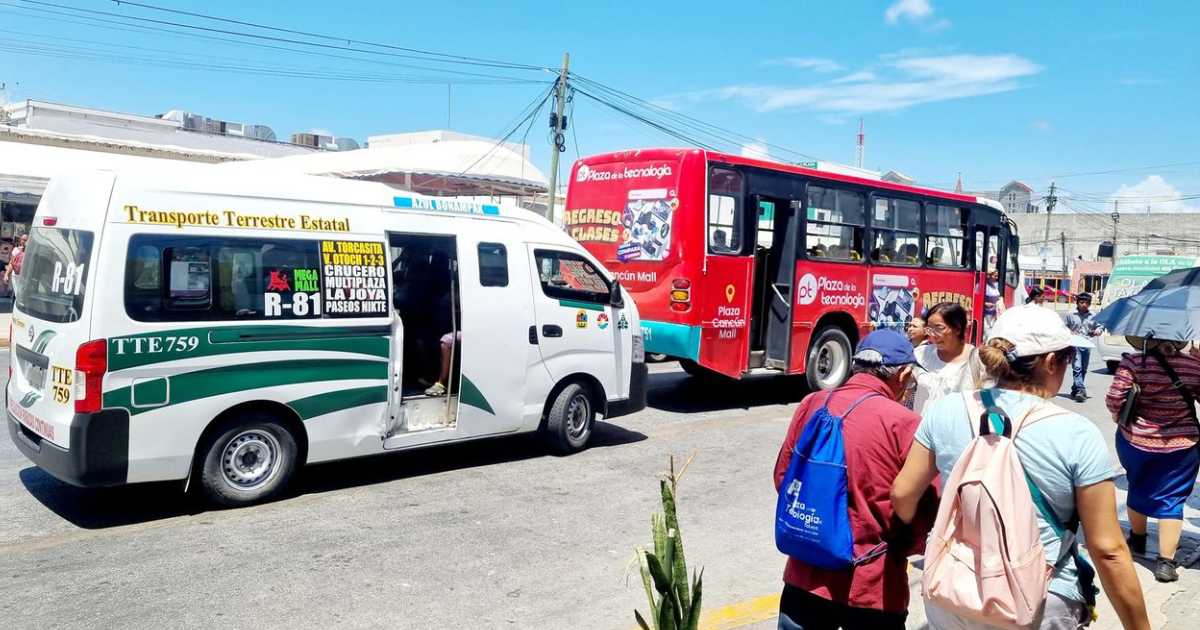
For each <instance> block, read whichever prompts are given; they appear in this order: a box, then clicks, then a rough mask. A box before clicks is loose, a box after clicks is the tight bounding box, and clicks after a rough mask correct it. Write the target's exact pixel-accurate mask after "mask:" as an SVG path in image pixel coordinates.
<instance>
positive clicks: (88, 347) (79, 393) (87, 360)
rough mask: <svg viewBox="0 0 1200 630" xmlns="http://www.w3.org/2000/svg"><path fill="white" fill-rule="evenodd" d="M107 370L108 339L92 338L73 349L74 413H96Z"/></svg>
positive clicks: (98, 408)
mask: <svg viewBox="0 0 1200 630" xmlns="http://www.w3.org/2000/svg"><path fill="white" fill-rule="evenodd" d="M107 371H108V341H107V340H106V339H94V340H92V341H89V342H87V343H85V344H83V345H81V346H79V349H78V350H76V351H75V413H96V412H97V411H100V406H101V400H100V399H101V387H102V386H103V385H104V373H105V372H107Z"/></svg>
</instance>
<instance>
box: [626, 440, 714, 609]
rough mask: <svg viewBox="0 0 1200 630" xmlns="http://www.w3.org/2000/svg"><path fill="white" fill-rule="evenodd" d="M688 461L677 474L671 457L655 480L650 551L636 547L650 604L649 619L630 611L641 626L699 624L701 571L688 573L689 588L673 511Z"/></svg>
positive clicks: (702, 572) (677, 520)
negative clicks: (658, 501) (656, 509)
mask: <svg viewBox="0 0 1200 630" xmlns="http://www.w3.org/2000/svg"><path fill="white" fill-rule="evenodd" d="M690 463H691V459H688V461H687V464H684V466H683V469H682V470H680V471H679V475H676V474H675V460H674V458H672V459H671V472H670V473H669V474H668V476H667V478H666V479H662V480H660V481H659V490H660V492H661V494H662V513H660V514H658V513H656V514H653V515H651V517H650V528H651V530H652V532H653V534H654V551H653V552H649V551H646V550H645V549H644V548H642V547H638V548H637V560H638V566H639V568H640V570H641V574H642V584H643V585H644V586H645V588H646V600H647V601H648V602H649V604H650V614H649V618H650V621H647V620H646V618H645V617H643V616H642V613H641V612H639V611H637V610H634V611H633V616H634V619H635V620H636V621H637V624H638V626H640V627H641V628H642V630H697V628H699V626H700V589H701V581H702V578H703V576H704V571H703V570H701V571H700V572H699V573H695V572H693V573H692V580H691V585H690V588H689V584H688V572H687V563H686V562H685V560H684V557H683V537H682V535H681V534H680V531H679V518H678V515H677V513H676V511H675V492H676V484H677V483H678V481H679V478H680V477H682V476H683V472H684V470H687V465H688V464H690Z"/></svg>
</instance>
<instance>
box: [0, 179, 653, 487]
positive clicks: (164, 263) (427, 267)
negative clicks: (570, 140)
mask: <svg viewBox="0 0 1200 630" xmlns="http://www.w3.org/2000/svg"><path fill="white" fill-rule="evenodd" d="M24 260H25V262H24V265H23V268H22V272H21V279H20V284H19V286H18V295H17V300H16V305H15V308H14V310H13V330H12V332H11V339H12V343H11V351H10V352H11V357H10V360H11V363H10V365H11V372H12V374H11V378H10V380H9V384H8V389H7V392H6V393H7V408H8V419H9V421H8V425H9V432H10V433H11V435H12V439H13V441H14V442H15V443H16V445H17V446H18V448H20V450H21V451H22V452H23V453H25V455H26V456H27V457H29V458H30V459H31V460H33V461H34V463H36V464H37V465H38V466H40V467H41V468H42V469H44V470H45V471H47V472H48V473H50V474H52V475H54V476H55V477H57V478H59V479H62V480H63V481H66V482H68V483H71V484H74V485H78V486H109V485H119V484H126V483H134V482H144V481H159V480H187V484H185V487H186V486H187V485H188V484H191V483H196V484H198V486H199V487H200V488H201V489H202V491H203V492H204V494H205V495H207V496H208V497H209V498H210V499H211V500H213V501H215V502H217V503H219V504H223V505H241V504H246V503H250V502H254V501H260V500H263V499H266V498H268V497H271V496H273V495H275V494H277V493H278V492H279V491H280V490H281V489H282V488H283V487H284V486H285V484H286V483H287V482H288V480H289V478H290V477H291V476H292V474H293V473H294V472H295V470H296V468H297V466H298V465H300V464H303V463H313V462H323V461H330V460H337V459H344V458H349V457H357V456H361V455H370V454H374V453H385V452H389V451H395V450H401V449H407V448H413V447H418V446H426V445H431V444H444V443H448V442H457V441H462V440H469V439H475V438H480V437H485V436H496V435H506V434H512V433H520V432H530V431H539V430H540V431H542V432H544V433H545V434H546V435H547V437H548V438H549V440H550V442H551V444H552V445H553V446H554V447H555V448H556V449H557V450H559V451H561V452H571V451H575V450H578V449H581V448H583V447H584V446H585V445H586V444H587V441H588V438H589V437H590V435H591V431H592V426H593V422H594V419H595V417H596V416H597V415H602V416H604V417H607V418H611V417H615V416H618V415H621V414H625V413H630V412H633V411H636V410H639V409H642V408H643V407H644V406H645V400H646V366H645V364H644V361H643V350H642V344H641V338H640V335H639V331H640V330H641V326H640V323H639V320H638V313H637V308H636V306H634V303H633V300H632V299H630V297H629V295H628V294H627V293H625V292H624V291H623V290H622V289H621V287H620V285H619V284H618V283H617V282H616V281H615V280H614V279H613V277H612V276H611V275H610V274H609V273H608V272H607V271H605V270H604V269H603V267H602V266H601V265H600V264H599V263H598V262H596V260H595V259H594V258H593V257H592V256H591V255H590V254H588V252H587V251H586V250H585V249H583V248H582V247H580V246H579V245H578V244H577V243H575V242H574V241H572V240H571V239H570V238H568V236H567V235H566V234H565V233H563V232H562V231H561V230H559V229H556V228H555V227H554V226H553V225H552V224H551V223H549V222H548V221H546V220H545V219H543V218H541V217H539V216H537V215H535V214H533V213H530V212H527V211H525V210H521V209H519V208H514V207H507V206H498V205H486V204H475V203H470V202H463V201H455V200H448V199H440V198H430V197H423V196H419V195H413V194H408V193H403V192H398V191H396V190H395V189H392V188H389V187H386V186H384V185H382V184H373V183H363V182H353V181H347V180H337V179H331V178H323V177H307V176H297V177H289V178H279V177H271V178H269V179H267V180H263V179H262V178H257V177H254V176H252V175H251V176H241V175H238V174H237V173H236V172H234V173H232V174H231V172H229V171H226V170H223V169H217V168H214V167H210V166H180V167H177V168H171V169H168V170H164V171H162V172H155V173H139V174H132V173H113V172H109V171H98V172H89V173H83V174H79V175H76V176H72V177H64V178H61V179H57V180H54V181H52V182H51V184H50V186H49V188H48V189H47V190H46V194H45V196H44V197H43V198H42V201H41V204H40V205H39V206H38V209H37V214H36V216H35V217H34V223H33V228H32V231H31V234H30V239H29V245H28V249H27V252H26V254H25V259H24ZM439 388H440V389H439Z"/></svg>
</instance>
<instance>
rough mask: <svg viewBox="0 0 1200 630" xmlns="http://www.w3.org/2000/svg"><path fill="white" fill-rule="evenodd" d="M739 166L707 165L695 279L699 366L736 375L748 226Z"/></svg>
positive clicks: (744, 335) (745, 308)
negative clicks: (698, 277)
mask: <svg viewBox="0 0 1200 630" xmlns="http://www.w3.org/2000/svg"><path fill="white" fill-rule="evenodd" d="M744 179H745V178H744V176H743V174H742V172H741V171H738V170H734V169H732V168H729V167H724V166H713V167H711V169H710V170H709V179H708V216H707V224H706V226H705V240H706V253H705V257H704V279H703V281H701V282H699V283H697V287H696V288H697V289H702V290H699V291H698V292H699V294H700V295H699V299H698V300H695V301H694V302H695V303H696V306H697V308H699V310H700V313H699V320H700V326H701V334H700V360H699V361H698V362H699V363H700V365H702V366H704V367H706V368H708V369H710V370H713V371H715V372H720V373H721V374H724V375H726V376H730V377H733V378H738V377H740V376H741V375H742V373H743V372H744V371H746V367H747V360H748V358H749V353H750V321H751V312H750V310H751V303H752V302H751V300H752V298H753V293H754V291H753V287H754V281H753V278H754V256H753V255H752V254H753V252H754V244H753V238H754V230H753V228H752V227H751V226H752V223H751V222H750V221H749V220H748V219H749V217H750V213H749V212H747V205H748V204H747V203H746V197H745V196H744V190H745V186H744V183H745V182H744Z"/></svg>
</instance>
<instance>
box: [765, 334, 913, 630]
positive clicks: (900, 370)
mask: <svg viewBox="0 0 1200 630" xmlns="http://www.w3.org/2000/svg"><path fill="white" fill-rule="evenodd" d="M912 362H913V353H912V346H911V344H910V343H909V342H908V341H907V340H906V339H905V338H904V336H903V335H901V334H900V333H898V332H896V331H894V330H886V329H885V330H877V331H875V332H873V333H871V334H869V335H867V337H866V338H865V339H863V341H862V343H861V344H859V346H858V351H857V352H856V353H855V355H854V358H853V369H854V375H853V376H851V377H850V380H849V381H847V382H846V384H845V385H843V386H842V387H840V388H838V389H836V390H833V391H830V392H815V393H812V394H809V395H808V396H807V397H806V398H805V399H804V400H803V401H802V402H801V403H800V407H799V408H798V409H797V410H796V414H795V416H794V417H793V418H792V424H791V426H790V427H789V428H788V432H787V438H786V439H785V440H784V442H783V446H782V447H781V448H780V449H779V455H778V457H777V458H776V461H775V488H776V490H777V491H778V490H780V486H781V484H782V483H783V481H784V478H785V476H787V475H788V473H789V466H790V464H791V463H792V459H793V457H792V455H793V451H794V450H795V448H796V444H797V441H798V440H799V439H800V438H801V436H802V433H803V432H804V431H805V428H806V427H807V426H808V424H809V423H810V422H820V421H828V420H830V419H831V416H836V417H837V418H841V422H840V425H841V436H842V438H843V450H844V453H845V479H846V483H847V485H848V487H847V488H846V490H847V491H848V492H847V493H846V496H847V498H848V500H847V506H848V512H849V529H850V532H849V533H850V534H852V555H853V556H854V557H855V558H856V559H861V560H860V562H858V563H857V564H855V565H854V566H852V567H851V568H848V569H846V570H828V569H823V568H820V567H818V566H814V565H813V564H808V563H805V562H802V561H801V560H798V559H796V558H792V557H789V558H788V561H787V568H786V570H785V572H784V576H783V579H784V587H783V595H782V597H781V599H780V603H779V628H780V630H799V629H808V630H812V629H814V628H815V629H830V630H832V629H835V628H846V629H857V628H872V629H873V630H888V629H891V628H895V629H897V630H899V629H901V628H904V620H905V618H906V616H907V614H908V594H909V587H908V577H907V575H908V573H907V572H908V561H907V557H908V555H909V554H910V553H919V552H920V548H919V545H920V544H921V542H923V541H921V540H919V539H917V538H916V537H915V536H914V534H913V532H912V530H910V529H908V528H898V527H896V526H895V523H894V522H893V519H892V508H891V503H890V502H889V501H888V494H889V492H890V489H891V481H892V479H895V477H896V474H897V473H898V472H899V471H900V466H901V465H902V464H903V462H904V458H905V456H906V455H907V453H908V449H909V446H910V445H911V444H912V437H913V432H914V431H915V430H916V428H917V423H918V421H919V420H920V418H918V417H917V415H916V414H915V413H913V412H912V411H909V410H908V409H905V408H904V407H903V406H901V405H900V404H899V403H897V402H896V401H897V400H898V399H899V398H900V396H901V395H902V394H903V392H904V390H905V388H906V383H907V382H908V380H909V379H911V378H912ZM797 485H799V484H797ZM799 492H800V490H799V489H797V490H796V494H797V497H798V496H799ZM933 499H934V495H933V491H932V490H930V493H929V498H928V499H927V501H928V507H929V508H930V510H932V508H933V506H934V504H935V501H934V500H933ZM810 509H811V508H810ZM820 517H823V518H824V519H825V523H826V525H827V526H828V525H837V524H838V522H839V521H836V520H835V515H834V514H830V513H823V514H821V515H820ZM842 518H843V519H844V518H845V516H843V517H842ZM847 538H848V540H847V543H848V544H849V543H850V539H851V537H847ZM922 538H923V536H922ZM914 540H917V542H916V543H914ZM885 541H888V543H887V544H886V546H885ZM914 544H915V545H917V546H915V547H914ZM847 551H850V550H847Z"/></svg>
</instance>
